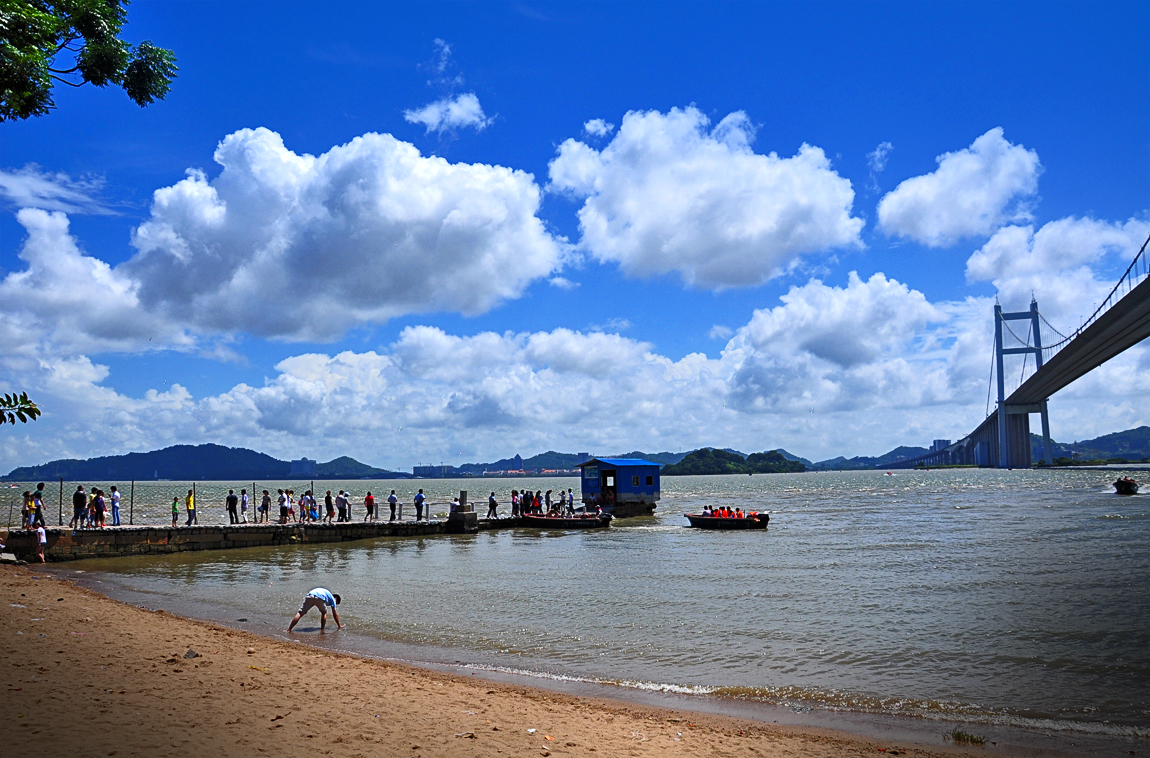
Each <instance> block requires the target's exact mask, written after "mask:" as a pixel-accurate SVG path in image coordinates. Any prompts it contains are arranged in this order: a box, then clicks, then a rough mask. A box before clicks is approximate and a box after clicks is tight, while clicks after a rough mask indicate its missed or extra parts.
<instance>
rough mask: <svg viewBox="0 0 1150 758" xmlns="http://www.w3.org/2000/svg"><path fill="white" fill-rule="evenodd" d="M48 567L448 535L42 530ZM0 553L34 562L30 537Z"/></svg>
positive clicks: (388, 527) (395, 528)
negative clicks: (123, 558)
mask: <svg viewBox="0 0 1150 758" xmlns="http://www.w3.org/2000/svg"><path fill="white" fill-rule="evenodd" d="M477 522H478V523H477V526H478V529H479V530H482V531H489V530H493V529H506V528H511V527H515V526H518V524H519V519H513V518H504V519H491V520H488V519H477ZM45 531H46V532H47V534H48V545H47V549H46V550H45V551H44V556H45V558H47V559H48V560H49V561H74V560H80V559H84V558H118V557H121V556H125V555H162V554H166V553H182V552H187V551H193V550H227V549H230V548H238V547H262V546H268V545H307V544H315V543H321V542H352V541H356V540H371V539H380V538H385V537H426V536H431V535H437V534H444V533H446V532H447V531H448V529H447V521H443V520H432V521H419V522H415V521H367V522H364V521H350V522H344V523H336V524H233V525H226V524H219V525H210V526H176V527H171V526H117V527H109V528H105V529H77V530H72V529H67V528H61V527H48V528H47V529H45ZM5 543H6V545H7V547H6V548H5V550H6V551H7V552H8V553H11V554H13V555H15V556H16V558H17V559H20V560H25V561H28V562H33V561H36V560H37V559H36V532H35V531H27V530H23V529H13V530H11V531H10V532H9V533H8V536H7V538H6V539H5Z"/></svg>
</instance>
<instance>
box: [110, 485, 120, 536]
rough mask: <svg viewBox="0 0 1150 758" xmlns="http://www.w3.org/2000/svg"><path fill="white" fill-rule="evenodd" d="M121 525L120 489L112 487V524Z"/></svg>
mask: <svg viewBox="0 0 1150 758" xmlns="http://www.w3.org/2000/svg"><path fill="white" fill-rule="evenodd" d="M119 525H120V491H119V490H118V489H116V488H115V487H112V526H119Z"/></svg>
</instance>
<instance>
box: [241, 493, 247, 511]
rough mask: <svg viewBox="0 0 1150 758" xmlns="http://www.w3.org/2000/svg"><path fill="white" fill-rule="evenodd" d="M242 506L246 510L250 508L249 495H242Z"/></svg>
mask: <svg viewBox="0 0 1150 758" xmlns="http://www.w3.org/2000/svg"><path fill="white" fill-rule="evenodd" d="M240 508H242V509H243V510H245V511H246V510H247V509H248V496H247V495H240Z"/></svg>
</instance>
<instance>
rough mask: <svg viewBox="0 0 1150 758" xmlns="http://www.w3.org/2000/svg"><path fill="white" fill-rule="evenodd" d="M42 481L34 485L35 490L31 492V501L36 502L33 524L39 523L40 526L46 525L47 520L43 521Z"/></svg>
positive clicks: (44, 498) (43, 499)
mask: <svg viewBox="0 0 1150 758" xmlns="http://www.w3.org/2000/svg"><path fill="white" fill-rule="evenodd" d="M45 500H47V498H46V497H44V483H43V482H40V483H39V484H37V485H36V491H35V492H33V493H32V502H34V503H35V504H36V514H35V518H34V519H33V521H32V524H33V526H34V525H36V524H39V525H40V526H47V525H48V522H46V521H44V501H45Z"/></svg>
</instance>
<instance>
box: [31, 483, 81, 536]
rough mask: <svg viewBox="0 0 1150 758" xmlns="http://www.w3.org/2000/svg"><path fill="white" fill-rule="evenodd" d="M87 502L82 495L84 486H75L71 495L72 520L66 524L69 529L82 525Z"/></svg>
mask: <svg viewBox="0 0 1150 758" xmlns="http://www.w3.org/2000/svg"><path fill="white" fill-rule="evenodd" d="M29 497H31V495H29ZM87 502H88V497H87V496H86V495H85V494H84V485H82V484H80V485H77V486H76V491H75V492H73V493H72V520H71V521H69V522H68V528H69V529H75V528H76V527H77V526H83V525H84V521H83V518H84V506H85V505H86V504H87Z"/></svg>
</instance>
